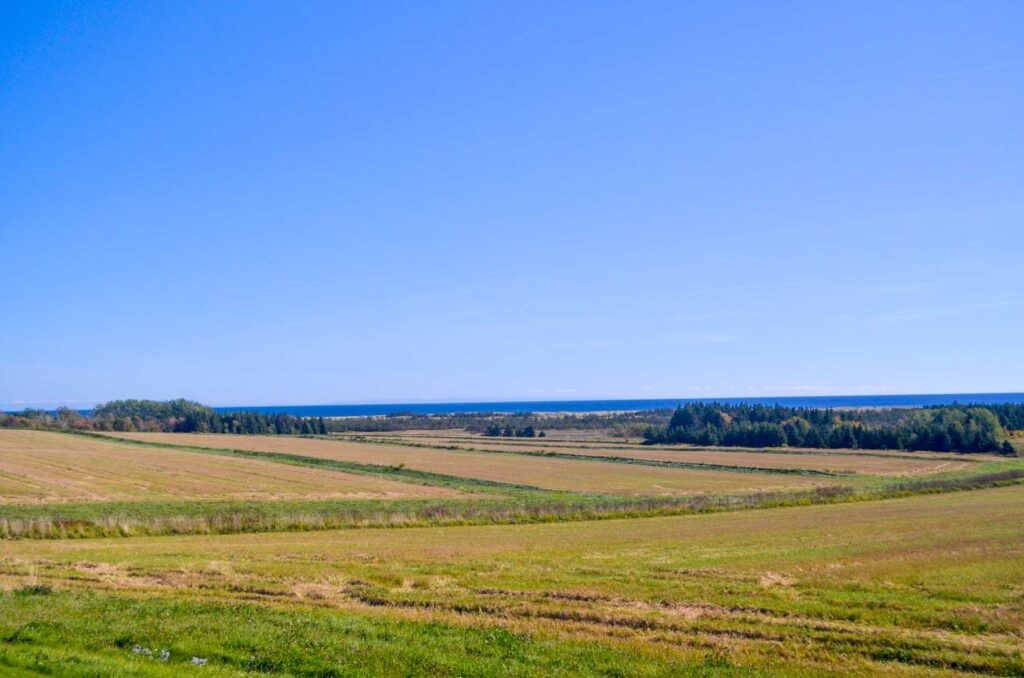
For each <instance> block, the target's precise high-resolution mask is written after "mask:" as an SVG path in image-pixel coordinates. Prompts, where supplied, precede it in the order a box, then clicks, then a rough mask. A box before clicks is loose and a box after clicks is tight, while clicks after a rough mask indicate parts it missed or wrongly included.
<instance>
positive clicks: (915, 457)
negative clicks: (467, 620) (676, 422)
mask: <svg viewBox="0 0 1024 678" xmlns="http://www.w3.org/2000/svg"><path fill="white" fill-rule="evenodd" d="M424 433H426V434H430V433H437V432H434V431H427V432H420V431H402V432H397V433H388V434H337V437H339V438H341V439H349V440H351V439H357V438H359V437H365V438H366V439H368V440H377V441H380V442H385V441H392V442H408V443H413V444H417V445H434V446H439V447H449V446H454V447H459V448H463V449H478V450H494V451H507V452H516V451H523V450H525V451H542V452H555V453H562V452H565V453H572V454H588V453H589V454H593V455H604V456H626V457H633V458H638V459H639V458H649V459H664V460H667V461H671V460H672V458H671V457H669V456H665V457H661V456H647V457H645V456H641V455H649V454H651V453H654V452H657V453H659V454H660V453H661V452H667V453H671V454H677V455H689V454H694V453H700V454H703V455H708V456H707V458H706V459H702V460H701V461H702V462H704V463H729V462H718V461H715V460H716V459H720V458H721V459H725V458H728V455H730V454H742V455H757V456H749V457H746V458H749V459H751V460H753V461H758V460H764V461H766V462H767V463H758V464H755V463H753V462H751V463H749V464H746V463H742V464H739V465H750V466H772V465H773V464H772V463H770V462H769V461H768V460H771V459H773V458H775V459H776V460H777V461H778V463H779V464H782V465H781V466H780V468H787V467H789V464H793V466H792V468H816V467H817V466H816V464H818V463H819V462H822V461H824V460H827V461H831V460H839V461H841V463H843V464H845V468H846V469H848V470H850V471H852V472H857V473H878V474H881V475H891V474H900V473H910V474H916V473H929V472H933V471H929V470H928V469H929V468H933V467H934V468H940V469H941V471H943V472H944V471H949V470H958V469H962V468H963V467H964V466H965V465H966V464H970V463H972V462H983V461H999V460H1000V459H1001V458H1000V457H998V456H994V455H990V454H970V455H965V454H958V453H953V452H948V453H947V452H908V451H905V450H847V449H813V448H790V447H786V448H777V447H776V448H744V447H698V446H693V445H643V444H641V443H640V441H639V440H636V441H632V442H625V441H623V440H621V439H620V440H611V439H601V440H569V439H562V440H552V439H550V438H490V437H486V436H480V435H472V434H467V433H462V434H461V435H452V434H450V433H449V434H447V435H423V434H424ZM678 459H679V460H680V461H696V460H697V458H696V457H693V458H692V459H687V458H684V457H679V458H678ZM804 460H806V463H805V461H804ZM897 460H898V461H897ZM900 462H902V466H901V464H900ZM936 462H950V463H951V465H950V466H945V467H941V466H939V465H938V464H937V463H936ZM872 464H876V465H875V466H872ZM859 466H863V470H861V469H857V468H856V467H859ZM821 469H822V470H834V469H830V468H829V467H827V466H822V467H821ZM935 472H938V471H935Z"/></svg>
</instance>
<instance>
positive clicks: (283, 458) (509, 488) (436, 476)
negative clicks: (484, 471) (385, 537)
mask: <svg viewBox="0 0 1024 678" xmlns="http://www.w3.org/2000/svg"><path fill="white" fill-rule="evenodd" d="M60 432H61V433H66V434H69V435H77V436H85V437H88V438H98V439H100V440H105V441H107V442H113V443H121V444H125V445H139V446H141V447H157V448H161V449H167V450H182V451H185V452H197V453H200V454H215V455H219V456H227V457H245V458H248V459H263V460H265V461H274V462H278V463H281V464H291V465H293V466H310V467H313V468H326V469H331V470H334V471H345V472H346V473H357V474H360V475H369V476H384V475H386V476H388V478H389V479H391V480H399V481H402V482H407V483H414V484H418V485H431V486H435V487H448V488H452V489H457V490H463V491H466V492H486V493H489V494H502V495H507V494H510V493H512V494H522V493H541V494H545V495H547V494H560V493H559V492H558V491H557V490H545V489H543V488H540V487H534V486H533V485H523V484H519V483H503V482H499V481H497V480H481V479H479V478H464V477H462V476H450V475H446V474H444V473H433V472H431V471H417V470H415V469H410V468H406V467H405V466H403V465H399V466H388V465H384V464H360V463H358V462H354V461H342V460H340V459H324V458H322V457H309V456H306V455H301V454H290V453H288V452H264V451H257V450H236V449H231V448H219V447H199V446H193V445H176V444H174V443H160V442H154V441H149V440H135V439H134V438H117V437H114V436H106V435H103V434H101V433H92V432H91V431H60ZM564 494H567V495H570V496H571V495H573V494H574V493H571V492H566V493H564Z"/></svg>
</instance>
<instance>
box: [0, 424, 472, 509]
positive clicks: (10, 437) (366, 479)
mask: <svg viewBox="0 0 1024 678" xmlns="http://www.w3.org/2000/svg"><path fill="white" fill-rule="evenodd" d="M458 495H459V493H458V492H455V491H453V490H448V489H445V488H436V487H427V486H423V485H413V484H408V483H401V482H395V481H391V480H383V479H379V478H375V477H372V476H362V475H354V474H349V473H343V472H338V471H331V470H319V469H310V468H302V467H297V466H288V465H284V464H275V463H273V462H268V461H262V460H256V459H231V458H227V457H218V456H214V455H209V454H201V453H194V452H186V451H180V450H161V449H155V448H145V447H141V446H133V445H125V444H123V443H119V442H116V441H109V442H108V441H104V440H98V439H95V438H86V437H82V436H73V435H67V434H61V433H51V432H45V431H19V430H10V429H0V502H3V503H11V502H18V503H40V502H64V501H124V500H132V501H134V500H160V499H170V498H177V499H186V498H194V499H204V500H207V499H288V498H307V499H313V498H319V499H326V498H381V499H383V498H404V497H449V496H458Z"/></svg>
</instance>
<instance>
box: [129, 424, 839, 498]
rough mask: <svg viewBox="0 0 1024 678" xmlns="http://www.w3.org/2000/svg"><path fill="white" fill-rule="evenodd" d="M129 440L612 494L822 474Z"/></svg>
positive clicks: (306, 445)
mask: <svg viewBox="0 0 1024 678" xmlns="http://www.w3.org/2000/svg"><path fill="white" fill-rule="evenodd" d="M113 435H117V436H118V437H122V438H128V439H132V440H141V441H150V442H160V443H168V444H173V445H184V446H197V447H209V448H217V447H222V448H223V447H227V448H231V449H241V450H250V451H257V452H278V453H286V454H299V455H305V456H310V457H316V458H323V459H334V460H341V461H348V462H355V463H360V464H383V465H389V466H394V465H399V464H401V465H404V466H405V467H408V468H410V469H414V470H421V471H429V472H432V473H441V474H447V475H457V476H463V477H467V478H475V479H478V480H488V481H493V482H502V483H513V484H523V485H531V486H535V487H540V488H544V489H549V490H563V491H577V492H597V493H604V494H614V495H647V496H666V495H667V496H671V495H686V494H697V493H704V492H725V491H749V490H757V489H779V488H783V487H791V486H809V485H814V484H816V483H817V484H820V483H821V482H822V480H821V478H817V477H812V476H799V475H796V474H786V475H781V474H780V475H770V474H764V473H735V472H730V471H720V470H702V469H685V470H683V469H676V468H655V467H647V466H640V465H628V466H626V467H625V468H624V467H623V465H612V464H608V463H602V462H598V461H590V460H571V459H558V458H547V457H538V458H528V459H524V457H523V456H520V455H510V454H488V453H486V452H477V451H471V450H465V451H457V450H449V449H436V448H425V447H407V446H402V445H373V444H367V443H361V442H350V441H342V440H320V439H309V438H288V437H280V436H235V435H202V434H188V433H124V434H113Z"/></svg>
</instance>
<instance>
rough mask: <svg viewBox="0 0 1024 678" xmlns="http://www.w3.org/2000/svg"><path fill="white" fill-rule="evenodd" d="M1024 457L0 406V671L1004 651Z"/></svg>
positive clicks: (625, 666) (657, 666) (813, 662)
mask: <svg viewBox="0 0 1024 678" xmlns="http://www.w3.org/2000/svg"><path fill="white" fill-rule="evenodd" d="M1022 477H1024V463H1022V460H1020V459H1017V458H1005V457H1004V458H998V457H992V456H988V455H952V454H942V453H906V452H904V453H899V452H885V451H876V450H827V451H825V450H813V451H812V450H800V449H791V448H785V449H777V448H776V449H771V450H758V449H737V448H728V449H725V448H698V447H691V446H678V447H664V446H645V445H639V444H636V443H634V442H630V443H626V442H625V441H623V440H621V439H619V440H616V439H614V438H611V437H608V436H607V435H604V434H600V433H599V434H596V435H591V436H586V437H583V436H581V437H570V436H566V437H562V438H555V437H551V438H548V439H533V440H519V439H514V440H503V439H499V440H495V439H489V438H485V437H481V436H477V435H470V434H466V433H462V432H433V433H430V434H427V433H423V432H416V431H410V432H401V433H390V434H386V435H385V434H378V435H348V434H346V435H335V436H315V437H296V436H272V435H227V434H175V433H116V434H115V433H104V434H102V435H101V434H88V435H73V434H69V433H58V432H49V431H25V430H0V496H2V501H3V505H2V507H0V538H3V537H6V538H5V539H0V548H2V552H0V590H2V592H0V638H3V640H2V641H0V669H2V671H3V672H4V673H5V674H11V675H21V673H19V672H22V673H23V674H24V675H32V674H34V673H37V672H44V673H50V674H52V675H72V676H76V675H77V676H91V675H98V674H104V675H106V674H112V675H154V676H158V675H178V674H179V673H181V672H184V671H187V670H194V669H195V667H194V665H192V664H191V658H192V657H197V658H202V659H205V660H207V663H206V665H205V666H204V667H203V671H204V672H205V673H207V674H209V675H223V676H234V675H249V674H266V673H271V674H274V673H279V674H289V675H360V674H367V675H370V674H380V673H389V674H393V673H399V674H402V673H406V674H407V673H430V674H441V675H445V674H450V675H495V674H515V675H543V674H550V673H552V672H554V673H580V674H592V675H733V674H736V675H761V674H772V675H777V674H779V673H784V674H794V675H819V674H822V673H829V672H835V673H843V674H864V675H869V674H879V673H886V674H893V675H959V674H968V673H973V674H977V673H982V674H991V675H1024V655H1022V650H1024V588H1022V580H1021V577H1020V574H1019V573H1020V571H1022V569H1024V488H1022V486H1021V484H1020V482H1021V479H1022ZM72 537H73V538H72ZM165 650H166V652H167V655H166V661H164V660H162V659H161V658H160V657H161V652H163V651H165Z"/></svg>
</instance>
